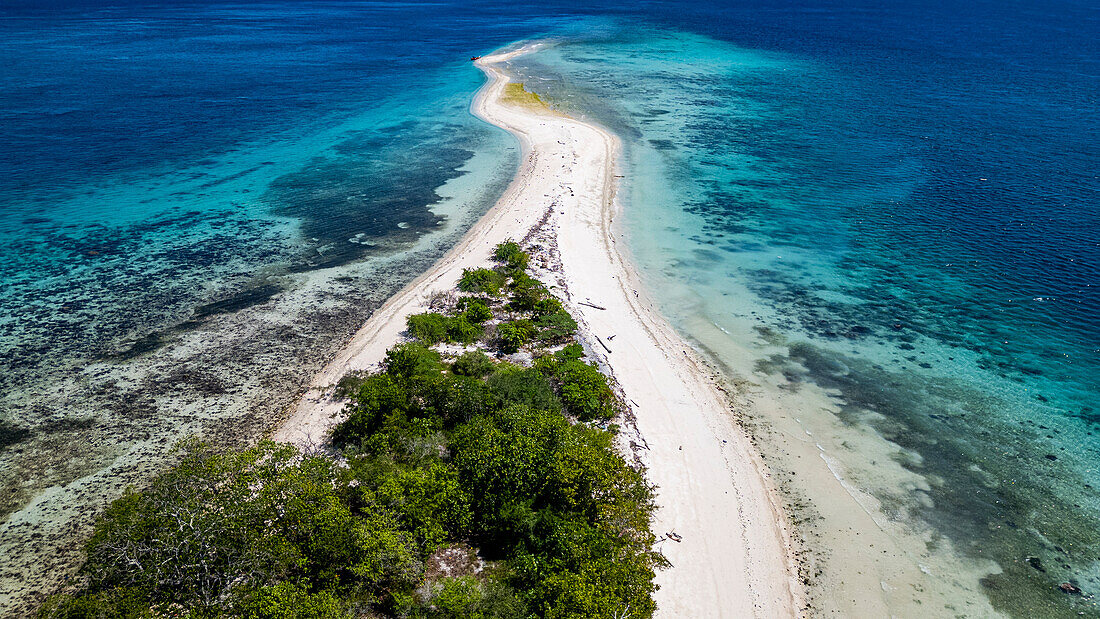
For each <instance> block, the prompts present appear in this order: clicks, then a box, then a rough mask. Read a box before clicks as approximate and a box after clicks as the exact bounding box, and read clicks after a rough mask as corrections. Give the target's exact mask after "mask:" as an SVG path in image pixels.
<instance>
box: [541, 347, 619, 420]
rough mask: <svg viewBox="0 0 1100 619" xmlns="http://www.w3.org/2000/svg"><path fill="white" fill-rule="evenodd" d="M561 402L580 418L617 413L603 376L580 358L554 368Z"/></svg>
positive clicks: (612, 394)
mask: <svg viewBox="0 0 1100 619" xmlns="http://www.w3.org/2000/svg"><path fill="white" fill-rule="evenodd" d="M554 373H555V376H556V377H557V379H558V383H559V392H560V395H561V401H562V403H563V404H565V409H566V410H567V411H569V413H570V414H571V415H575V416H576V417H577V418H578V419H580V420H581V421H590V420H592V419H610V418H612V417H614V416H615V415H616V414H618V412H619V401H618V399H617V398H616V397H615V392H613V391H612V390H611V387H610V386H608V384H607V377H606V376H604V375H603V374H602V373H601V372H600V371H599V370H598V369H596V368H595V367H594V366H591V365H589V364H587V363H584V362H583V361H565V362H562V363H559V364H558V365H557V367H556V368H555V371H554Z"/></svg>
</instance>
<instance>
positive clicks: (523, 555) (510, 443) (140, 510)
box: [41, 242, 665, 619]
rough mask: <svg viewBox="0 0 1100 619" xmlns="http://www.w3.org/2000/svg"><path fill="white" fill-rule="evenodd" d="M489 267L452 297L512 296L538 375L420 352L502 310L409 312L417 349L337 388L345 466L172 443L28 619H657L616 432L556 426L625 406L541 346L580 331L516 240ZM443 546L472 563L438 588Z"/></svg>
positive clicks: (295, 455) (485, 303)
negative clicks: (176, 455) (169, 462)
mask: <svg viewBox="0 0 1100 619" xmlns="http://www.w3.org/2000/svg"><path fill="white" fill-rule="evenodd" d="M494 255H495V257H496V258H497V259H498V260H499V261H501V262H503V263H505V266H504V267H502V272H497V271H490V270H488V269H478V270H471V271H466V272H465V273H464V274H463V281H462V282H461V283H460V288H462V289H463V290H466V291H468V292H476V293H487V294H497V293H498V292H499V290H500V288H501V287H503V286H504V285H505V284H508V286H509V290H510V291H511V294H510V297H509V299H508V301H507V304H508V309H509V310H511V311H513V312H522V314H521V316H519V317H514V319H513V320H509V321H505V322H502V323H500V324H499V325H497V326H496V332H497V334H498V336H499V340H500V345H501V347H502V349H504V350H506V351H509V352H515V351H516V350H518V349H519V348H520V347H522V346H525V345H528V344H531V343H532V341H533V340H534V338H536V337H537V338H538V342H534V343H533V344H532V349H533V352H534V354H535V356H536V362H535V364H534V366H535V367H533V368H524V367H520V366H517V365H513V364H510V363H507V362H494V361H493V360H492V359H491V358H490V357H489V356H487V355H486V354H485V353H483V352H482V351H480V350H478V351H472V352H465V353H463V354H462V355H461V356H459V357H458V358H457V359H455V361H454V362H453V363H451V364H449V365H445V364H444V363H443V361H442V358H441V355H440V354H439V353H438V352H436V351H435V350H432V349H431V348H430V345H432V344H436V343H439V342H444V341H448V342H472V341H474V340H475V339H477V337H479V336H480V334H481V332H482V325H483V323H486V322H487V321H489V320H491V318H492V316H493V309H492V308H494V307H499V305H501V304H503V303H504V301H493V300H492V299H486V298H482V297H463V298H460V299H458V301H457V303H456V308H455V310H454V311H453V312H452V313H450V314H442V313H434V312H432V313H426V314H418V315H415V316H410V317H409V319H408V328H409V332H410V333H411V334H412V335H413V336H414V337H416V339H417V341H412V342H407V343H404V344H400V345H397V346H394V347H393V348H391V349H390V350H389V351H388V352H387V353H386V358H385V359H384V361H383V363H382V369H381V371H380V372H376V373H373V374H356V375H354V376H351V377H350V378H347V379H345V380H342V381H341V382H340V385H339V387H338V392H339V393H340V394H341V395H343V396H345V397H347V398H348V404H347V407H346V410H345V412H346V414H347V417H346V419H345V420H344V421H343V422H342V423H340V424H339V425H338V426H337V427H336V429H335V431H334V432H333V444H334V445H335V446H336V447H337V448H338V449H340V453H339V454H333V455H316V454H315V455H305V454H301V453H300V452H298V451H297V450H296V449H294V448H292V447H289V446H277V445H275V444H273V443H269V442H264V443H261V444H260V445H259V446H257V447H255V448H253V449H249V450H245V451H239V452H228V453H224V452H221V451H218V450H215V449H212V448H210V447H208V446H206V445H203V444H202V443H198V442H190V443H187V444H185V445H184V446H183V450H182V455H181V460H180V464H179V465H178V466H176V467H175V468H173V469H172V470H170V471H168V472H167V473H165V474H163V475H161V476H160V477H158V478H157V479H156V480H154V481H153V483H152V484H151V485H150V487H149V488H147V489H146V490H144V491H142V492H136V491H133V490H131V491H128V492H127V493H126V495H125V496H124V497H123V498H121V499H119V500H118V501H116V502H115V503H114V504H112V506H111V507H110V508H109V509H108V510H107V512H106V514H105V515H104V517H103V518H102V519H101V520H100V522H99V523H98V524H97V526H96V530H95V533H94V535H93V537H92V539H91V541H89V543H88V546H87V548H88V560H87V562H86V563H85V565H84V566H83V568H82V569H81V575H82V577H83V578H84V585H83V586H82V587H81V588H80V590H79V591H78V592H77V593H76V594H74V595H63V596H56V597H54V598H53V599H51V600H50V601H49V602H48V604H47V605H46V606H45V607H43V610H42V613H41V614H42V616H47V617H71V618H76V617H82V618H87V617H152V616H166V615H172V616H188V617H193V618H196V619H198V618H204V617H215V616H240V617H249V618H256V619H259V618H267V617H271V618H274V617H292V618H294V617H299V618H302V619H305V618H307V617H308V618H324V619H328V618H332V619H336V618H343V617H353V616H354V617H365V616H370V617H409V618H423V619H452V618H453V619H457V618H459V617H462V618H474V619H479V618H481V619H489V618H494V619H521V618H523V619H526V618H529V617H549V618H554V619H559V618H560V619H581V618H587V617H595V618H600V619H613V618H615V619H618V618H621V617H623V616H630V617H634V618H643V619H644V618H645V617H649V616H650V615H651V614H652V613H653V611H654V608H655V606H654V603H653V600H652V593H653V591H654V590H655V585H654V584H653V574H654V570H655V569H656V568H658V567H660V566H662V565H665V561H664V559H663V558H662V557H661V556H660V555H659V554H657V553H655V552H653V551H652V544H653V542H654V536H653V534H652V532H651V531H650V530H649V519H650V515H651V513H652V510H653V499H652V489H651V488H650V487H649V486H648V485H647V484H646V482H645V479H644V477H643V475H642V473H641V472H640V471H638V470H636V469H634V468H632V467H630V466H629V465H627V463H626V462H625V461H624V460H623V458H622V457H620V456H619V455H618V454H617V453H616V452H615V450H614V447H613V434H612V433H611V432H609V431H606V430H601V429H599V428H594V427H589V426H588V425H586V424H583V423H576V422H574V421H573V420H572V419H571V418H570V417H567V416H566V413H568V415H571V416H573V417H576V418H577V419H579V420H582V421H587V420H592V419H607V418H610V417H612V416H614V414H615V413H616V412H617V411H618V407H619V404H618V400H617V399H616V397H615V395H614V393H613V391H612V390H611V388H610V386H609V384H608V381H607V379H606V377H604V376H603V374H601V373H600V372H599V371H598V370H597V369H596V368H595V367H594V366H591V365H589V364H587V363H585V362H584V361H582V358H583V356H584V351H583V349H582V348H581V347H580V346H579V345H578V344H576V343H575V342H572V343H567V344H566V345H565V346H564V348H562V349H561V350H559V351H558V352H556V353H554V354H548V353H546V352H545V351H541V352H540V349H539V347H540V346H541V345H543V344H545V343H548V342H553V343H555V344H556V343H562V342H569V339H570V337H571V335H572V334H573V332H574V331H575V329H576V326H577V325H576V322H575V321H574V320H573V319H572V317H570V316H569V314H568V313H567V312H565V311H564V309H562V306H561V303H560V302H558V301H557V300H556V299H553V298H552V297H550V296H549V294H548V292H547V291H546V288H545V287H544V286H543V285H542V284H541V283H539V282H538V281H537V280H534V279H532V278H531V277H529V276H528V275H527V274H526V273H525V272H524V271H523V269H524V268H525V267H526V265H527V261H528V256H527V254H526V253H524V252H522V251H521V250H520V248H519V246H518V245H517V244H516V243H513V242H507V243H503V244H501V245H500V246H498V247H497V248H496V252H495V254H494ZM539 342H542V343H543V344H540V343H539ZM471 545H474V546H476V549H471ZM449 552H457V553H459V555H462V556H466V555H469V556H470V557H471V558H470V561H471V563H470V566H467V567H465V568H461V567H459V568H455V567H454V566H455V565H456V564H454V563H451V568H449V569H458V571H457V573H450V574H449V575H445V573H443V570H440V569H439V568H438V566H439V565H441V564H442V562H443V561H444V559H443V558H441V557H453V556H454V555H447V554H446V553H449ZM475 552H476V554H474V553H475ZM464 553H465V554H464ZM446 561H452V559H451V558H448V559H446ZM482 561H487V563H486V564H485V565H484V569H477V570H475V569H474V568H473V567H472V566H473V565H477V564H480V563H481V562H482ZM433 565H434V566H437V567H434V568H433V567H432V566H433ZM626 609H628V610H629V615H624V610H626Z"/></svg>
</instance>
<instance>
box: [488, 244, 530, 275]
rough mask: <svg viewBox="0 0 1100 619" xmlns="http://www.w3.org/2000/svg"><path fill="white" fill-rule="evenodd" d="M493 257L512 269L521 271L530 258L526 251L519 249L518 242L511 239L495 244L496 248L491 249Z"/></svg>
mask: <svg viewBox="0 0 1100 619" xmlns="http://www.w3.org/2000/svg"><path fill="white" fill-rule="evenodd" d="M493 257H494V258H496V259H497V261H498V262H503V263H504V264H505V265H507V267H508V269H510V270H512V271H523V270H524V269H526V268H527V264H528V263H529V262H530V260H531V257H530V256H529V255H527V252H525V251H523V250H522V249H520V247H519V244H518V243H516V242H515V241H511V240H508V241H505V242H503V243H501V244H499V245H497V246H496V249H494V250H493Z"/></svg>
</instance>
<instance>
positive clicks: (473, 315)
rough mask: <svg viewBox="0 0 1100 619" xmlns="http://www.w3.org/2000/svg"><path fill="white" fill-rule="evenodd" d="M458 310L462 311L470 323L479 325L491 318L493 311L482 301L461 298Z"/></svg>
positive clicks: (472, 298) (473, 298) (474, 298)
mask: <svg viewBox="0 0 1100 619" xmlns="http://www.w3.org/2000/svg"><path fill="white" fill-rule="evenodd" d="M458 309H460V310H463V312H464V313H465V314H466V318H467V319H468V320H469V321H470V322H472V323H476V324H481V323H483V322H485V321H486V320H491V319H492V318H493V310H491V309H490V308H489V305H488V304H487V303H486V302H485V300H484V299H479V298H476V297H463V298H462V299H460V300H459V302H458Z"/></svg>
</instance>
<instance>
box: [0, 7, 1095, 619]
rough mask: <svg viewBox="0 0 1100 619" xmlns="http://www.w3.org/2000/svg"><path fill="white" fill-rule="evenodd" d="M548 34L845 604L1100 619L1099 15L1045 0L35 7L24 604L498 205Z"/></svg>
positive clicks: (8, 244)
mask: <svg viewBox="0 0 1100 619" xmlns="http://www.w3.org/2000/svg"><path fill="white" fill-rule="evenodd" d="M527 39H543V40H545V41H546V42H547V44H546V45H545V46H543V47H542V48H541V49H540V50H539V51H538V52H536V53H535V54H532V55H530V56H526V57H523V58H521V59H519V60H517V61H516V62H515V63H514V64H513V66H512V70H513V71H515V72H516V73H517V74H520V75H522V76H523V79H524V81H525V83H526V84H527V86H528V88H529V89H531V90H534V91H536V92H538V93H540V94H542V95H545V96H546V97H548V98H549V100H551V101H552V102H553V104H554V105H555V106H557V107H559V108H561V109H563V110H565V111H567V112H570V113H573V114H576V115H578V116H583V117H585V118H588V119H591V120H595V121H596V122H599V123H601V124H603V125H605V126H607V127H608V128H610V129H612V130H614V131H615V132H616V133H618V134H619V135H620V136H621V137H622V138H623V143H624V153H623V161H622V174H623V175H624V177H625V178H624V179H623V187H622V192H621V198H622V200H623V204H624V208H625V217H624V219H625V220H626V221H625V222H620V223H621V225H622V229H623V233H624V234H625V235H626V237H627V239H628V242H629V246H630V248H631V251H632V253H633V254H634V258H635V260H636V262H637V264H638V265H639V267H640V269H641V271H642V272H643V275H644V277H645V278H646V280H647V282H648V283H649V284H650V290H652V291H660V292H661V294H660V295H659V296H657V295H655V297H656V298H657V302H658V303H659V305H660V307H661V309H662V311H663V312H664V313H665V315H666V316H668V317H669V318H670V320H672V321H673V323H674V325H675V326H676V327H677V328H678V329H680V330H681V332H682V333H684V334H685V335H686V336H687V337H688V338H689V339H690V340H691V341H692V342H693V343H694V344H695V345H696V346H698V348H699V349H700V350H701V351H703V352H704V353H705V354H707V355H708V356H709V357H710V358H711V359H712V360H713V361H714V363H715V364H716V366H718V367H720V368H722V369H724V371H725V372H726V375H727V378H728V379H729V380H730V381H731V382H732V383H733V384H734V385H735V386H737V387H738V393H739V394H740V395H739V396H738V397H739V399H738V409H739V412H740V414H741V418H742V420H743V421H744V422H745V424H746V425H747V426H749V427H751V428H753V430H754V431H755V432H756V434H757V435H758V437H759V439H760V445H761V449H762V451H763V452H764V454H765V456H766V457H767V458H768V461H769V463H770V464H771V465H772V467H773V472H774V473H775V477H776V478H777V479H780V480H781V486H782V490H783V492H784V496H785V497H786V498H787V500H788V502H789V503H790V505H791V508H792V513H793V514H794V515H795V518H796V521H797V524H798V529H799V532H800V535H801V537H802V538H803V539H804V541H805V546H806V549H807V556H809V557H811V559H808V563H807V565H810V566H812V567H810V568H806V572H804V574H803V576H804V577H805V578H806V579H807V580H808V581H810V583H811V585H812V592H813V593H812V600H811V601H812V602H813V604H814V606H815V607H816V608H817V609H818V610H819V611H820V612H821V613H822V614H833V615H837V616H840V615H847V616H852V615H853V613H858V611H859V610H860V608H861V607H860V604H862V603H864V602H863V596H868V595H871V594H873V595H874V596H875V597H876V604H882V605H883V606H882V608H885V609H886V610H888V611H889V612H892V613H894V614H895V615H897V616H913V615H915V614H918V613H919V614H921V615H928V616H955V615H968V614H969V615H971V616H982V615H983V614H986V611H987V610H989V611H990V612H991V610H990V609H995V610H997V611H1000V612H1003V613H1006V614H1009V615H1013V616H1019V617H1039V616H1049V617H1061V616H1080V615H1079V614H1080V613H1084V614H1085V615H1087V616H1100V610H1098V608H1097V605H1096V602H1095V599H1094V598H1093V597H1092V596H1093V595H1094V594H1097V593H1100V494H1098V493H1097V490H1096V487H1097V486H1098V485H1100V473H1098V466H1100V436H1096V434H1097V432H1098V431H1100V296H1098V295H1097V287H1098V286H1100V206H1098V204H1097V202H1098V199H1100V178H1098V174H1100V173H1098V172H1097V170H1098V169H1100V131H1098V130H1100V105H1098V103H1100V102H1098V99H1100V44H1098V41H1100V11H1098V10H1097V8H1096V7H1095V6H1094V5H1092V4H1089V3H1085V2H1060V1H1055V2H1038V1H1037V0H1031V1H1020V2H1013V3H994V2H988V1H979V2H972V3H967V4H965V5H959V4H957V3H953V4H949V3H942V2H912V3H906V4H905V5H903V6H901V5H896V4H895V3H891V4H885V3H881V2H870V1H863V2H856V1H836V2H810V3H805V2H783V1H778V0H764V1H762V2H755V3H727V2H717V3H716V2H658V1H651V2H630V3H625V2H617V3H610V2H592V3H587V5H586V7H585V8H583V9H579V8H578V7H577V6H575V3H564V2H553V1H548V2H539V3H524V2H509V3H504V2H495V1H493V2H487V1H473V2H462V3H457V2H440V3H433V4H426V3H404V2H262V3H261V2H256V3H251V2H246V3H211V2H195V3H157V2H142V3H118V2H114V3H108V2H95V3H75V2H51V3H41V2H35V3H29V2H28V3H24V4H12V3H10V2H9V3H6V4H4V5H2V6H0V57H3V58H4V59H5V62H3V63H0V120H2V122H3V126H4V128H5V131H4V134H3V137H2V138H0V244H2V246H3V248H4V250H3V252H0V280H2V282H3V286H0V385H2V389H0V518H3V519H4V522H3V524H2V525H0V557H2V558H0V610H2V609H5V608H7V609H12V608H16V607H17V606H18V604H19V603H20V602H19V601H20V600H25V599H28V595H29V596H31V597H33V592H34V591H36V590H40V589H42V588H43V587H45V586H47V585H52V584H55V583H57V582H58V581H59V580H60V579H61V578H62V577H64V576H65V574H66V573H67V571H66V567H65V566H66V565H68V564H71V563H72V560H73V557H75V556H77V555H76V554H75V548H76V546H75V541H76V540H79V538H80V536H81V534H82V533H83V532H84V531H86V530H87V526H88V523H89V522H90V521H91V518H92V517H93V516H94V513H95V511H96V510H97V509H98V508H99V507H101V506H102V505H103V504H105V502H107V501H108V500H110V499H111V498H113V497H114V496H117V494H118V492H120V490H121V488H123V487H125V485H126V484H129V483H140V480H141V479H143V477H144V476H145V475H148V474H149V473H150V472H152V471H155V470H156V469H157V467H158V466H163V463H164V462H166V461H167V458H169V457H170V446H171V444H172V443H173V442H174V441H175V440H177V439H178V438H181V437H182V436H185V435H187V434H192V433H199V434H202V435H204V436H207V437H209V438H211V439H212V440H218V441H225V442H228V443H233V442H243V441H247V440H251V439H253V438H255V437H256V436H259V435H260V434H261V433H262V432H263V431H264V430H266V429H267V428H269V427H270V426H271V425H272V424H273V423H274V421H275V420H277V418H278V416H279V414H280V411H281V410H282V408H283V407H285V406H286V405H287V403H289V402H290V401H292V400H293V397H294V395H295V394H296V393H297V392H298V391H299V390H300V389H301V388H302V387H303V386H304V385H305V384H306V382H307V381H308V379H309V376H310V374H311V373H312V372H313V371H315V370H316V369H318V368H319V367H320V366H321V365H323V364H324V362H325V361H326V360H327V359H328V358H329V357H330V356H331V355H332V354H333V353H334V352H335V351H336V350H338V349H339V348H340V346H341V344H342V343H343V342H344V341H346V339H347V338H348V337H350V335H351V333H353V332H354V330H355V329H356V327H357V326H358V325H359V324H361V323H362V321H363V320H364V319H365V318H366V316H368V315H369V313H370V311H371V310H372V309H373V308H374V307H376V306H377V305H378V304H379V303H380V302H381V301H382V300H383V299H384V298H385V297H386V296H388V295H389V294H391V293H392V292H394V291H396V290H397V289H398V288H399V287H400V286H401V285H403V284H404V283H406V282H407V281H409V280H411V279H412V278H413V277H415V276H416V274H417V273H418V272H419V271H420V270H421V269H423V268H424V266H425V265H427V264H429V263H430V262H431V261H432V260H434V259H435V258H437V257H438V256H440V255H441V254H442V252H443V251H445V250H446V248H447V247H448V246H449V245H450V244H452V243H453V242H454V240H455V239H456V238H457V237H458V236H459V235H460V234H461V232H462V231H463V230H464V229H466V228H467V227H468V226H469V225H470V224H471V223H472V222H473V221H474V220H475V219H476V218H477V216H478V215H480V214H481V213H482V212H484V210H485V209H487V208H488V206H490V205H491V204H492V202H493V201H494V200H495V198H496V197H497V196H498V195H499V193H500V191H501V190H502V188H503V187H504V185H505V184H506V182H507V180H508V179H509V177H510V176H511V174H512V173H513V172H514V170H515V166H516V165H517V158H518V157H517V152H518V151H517V149H516V147H515V144H514V143H513V141H512V139H511V138H510V137H509V136H508V135H506V134H504V133H503V132H501V131H499V130H496V129H495V128H492V127H488V126H486V125H484V124H482V123H481V122H480V121H478V120H476V119H475V118H473V117H472V116H470V115H469V113H468V105H469V101H470V99H471V97H472V95H473V92H474V91H475V90H476V89H477V87H478V86H479V85H480V84H481V76H480V74H479V73H478V72H477V71H476V70H475V69H474V68H473V67H471V66H470V65H469V63H468V62H467V60H468V58H469V56H472V55H475V54H482V53H486V52H488V51H491V50H493V49H496V48H498V47H500V46H503V45H507V44H511V43H514V42H516V41H520V40H527ZM823 473H824V474H825V475H827V478H823V477H822V474H823ZM823 479H824V480H825V481H822V480H823ZM825 482H828V483H830V484H834V485H835V484H838V483H839V484H841V485H842V487H843V488H844V492H841V493H840V494H841V495H843V496H842V497H840V498H837V497H836V496H832V495H834V494H835V493H830V496H826V491H825V490H824V488H826V487H827V486H826V485H823V484H824V483H825ZM828 487H832V486H828ZM854 512H858V514H859V516H860V518H866V523H864V524H867V523H870V524H868V525H867V526H863V525H862V524H860V522H859V521H856V520H848V519H847V516H846V514H849V513H854ZM860 526H863V530H862V531H860V530H859V527H860ZM870 528H874V532H873V533H874V535H872V531H870V530H869V529H870ZM861 533H862V535H861ZM876 536H877V537H876ZM870 539H874V540H875V541H874V542H873V543H872V542H871V541H869V540H870ZM880 540H881V541H880ZM875 544H878V546H876V545H875ZM883 544H885V546H884V545H883ZM880 551H881V553H880ZM909 568H912V569H909ZM913 574H916V576H913ZM868 583H869V584H868ZM1062 583H1072V585H1073V586H1074V587H1078V588H1079V589H1080V590H1081V591H1082V593H1083V594H1080V595H1078V594H1075V593H1072V592H1071V593H1066V592H1064V591H1062V590H1060V589H1059V588H1058V585H1060V584H1062ZM869 585H870V586H869ZM868 590H872V591H868ZM863 608H866V607H865V606H864V607H863ZM876 608H879V607H876ZM0 614H6V613H2V612H0Z"/></svg>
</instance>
